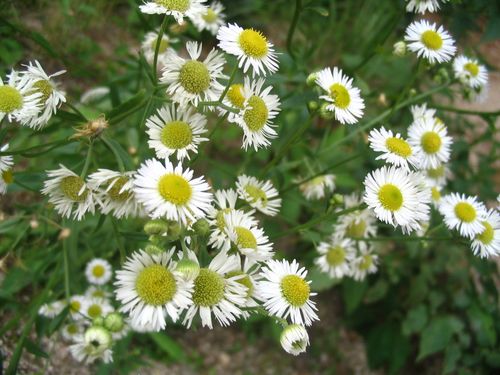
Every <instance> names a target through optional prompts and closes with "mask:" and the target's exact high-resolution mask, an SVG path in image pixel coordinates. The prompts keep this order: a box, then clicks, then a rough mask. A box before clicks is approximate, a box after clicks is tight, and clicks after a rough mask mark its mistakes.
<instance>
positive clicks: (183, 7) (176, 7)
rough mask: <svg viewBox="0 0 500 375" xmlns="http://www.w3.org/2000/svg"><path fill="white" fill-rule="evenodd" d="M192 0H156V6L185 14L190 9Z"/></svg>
mask: <svg viewBox="0 0 500 375" xmlns="http://www.w3.org/2000/svg"><path fill="white" fill-rule="evenodd" d="M190 2H191V1H190V0H156V4H158V5H161V6H162V7H164V8H166V9H168V10H172V11H176V12H181V13H184V12H186V11H187V10H188V9H189V6H190Z"/></svg>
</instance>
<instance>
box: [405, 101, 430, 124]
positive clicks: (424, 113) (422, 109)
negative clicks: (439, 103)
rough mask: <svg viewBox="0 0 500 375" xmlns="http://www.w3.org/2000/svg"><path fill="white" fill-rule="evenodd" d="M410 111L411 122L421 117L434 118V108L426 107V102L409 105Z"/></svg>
mask: <svg viewBox="0 0 500 375" xmlns="http://www.w3.org/2000/svg"><path fill="white" fill-rule="evenodd" d="M410 111H411V115H412V117H413V122H415V121H417V120H420V119H422V118H425V119H429V120H434V119H435V116H436V110H435V109H434V108H427V103H423V104H422V105H412V106H411V107H410Z"/></svg>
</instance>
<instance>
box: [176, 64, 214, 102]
mask: <svg viewBox="0 0 500 375" xmlns="http://www.w3.org/2000/svg"><path fill="white" fill-rule="evenodd" d="M179 82H180V84H181V85H182V87H183V88H184V90H186V91H187V92H189V93H191V94H200V93H202V92H204V91H205V90H206V89H208V88H209V86H210V72H209V71H208V69H207V67H206V66H205V64H203V63H202V62H201V61H196V60H189V61H187V62H186V63H185V64H184V65H183V66H182V68H181V70H180V72H179Z"/></svg>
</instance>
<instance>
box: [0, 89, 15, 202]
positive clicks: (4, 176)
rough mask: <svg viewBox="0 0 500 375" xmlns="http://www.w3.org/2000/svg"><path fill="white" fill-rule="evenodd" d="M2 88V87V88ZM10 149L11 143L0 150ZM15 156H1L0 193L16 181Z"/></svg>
mask: <svg viewBox="0 0 500 375" xmlns="http://www.w3.org/2000/svg"><path fill="white" fill-rule="evenodd" d="M0 90H1V89H0ZM8 149H9V144H5V145H3V146H2V147H0V152H6V151H7V150H8ZM13 165H14V158H13V157H12V155H6V156H0V195H1V194H5V193H6V192H7V186H8V185H10V184H11V183H12V182H13V181H14V177H13V176H12V167H13Z"/></svg>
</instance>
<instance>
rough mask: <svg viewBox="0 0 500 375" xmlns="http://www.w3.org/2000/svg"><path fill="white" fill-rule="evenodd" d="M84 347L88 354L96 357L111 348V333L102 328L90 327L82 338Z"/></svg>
mask: <svg viewBox="0 0 500 375" xmlns="http://www.w3.org/2000/svg"><path fill="white" fill-rule="evenodd" d="M83 338H84V342H85V345H86V346H87V347H88V350H89V351H90V353H89V354H93V355H97V354H99V353H102V352H104V351H105V350H106V349H108V348H110V347H111V344H112V341H113V340H112V337H111V333H110V332H109V331H108V330H107V329H106V328H104V327H101V326H91V327H89V328H87V330H86V331H85V334H84V336H83Z"/></svg>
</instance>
